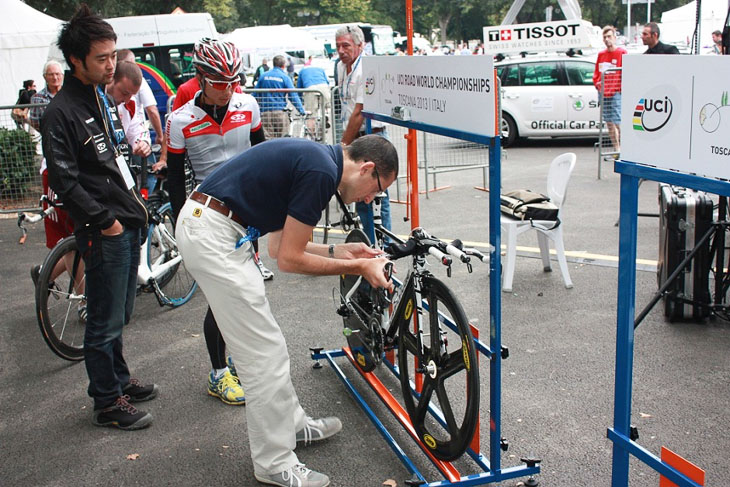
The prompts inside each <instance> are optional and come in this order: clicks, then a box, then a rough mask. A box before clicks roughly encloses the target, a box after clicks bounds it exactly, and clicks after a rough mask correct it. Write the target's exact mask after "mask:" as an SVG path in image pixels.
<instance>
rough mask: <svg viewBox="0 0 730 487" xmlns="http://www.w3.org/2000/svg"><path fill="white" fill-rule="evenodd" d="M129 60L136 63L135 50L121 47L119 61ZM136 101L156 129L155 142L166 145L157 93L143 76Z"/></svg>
mask: <svg viewBox="0 0 730 487" xmlns="http://www.w3.org/2000/svg"><path fill="white" fill-rule="evenodd" d="M119 61H127V62H130V63H135V64H136V60H135V58H134V52H132V51H131V50H129V49H120V50H119V52H118V53H117V62H119ZM134 99H135V103H136V104H137V106H139V107H141V108H140V110H141V109H142V108H144V112H145V114H146V115H147V119H148V120H149V121H150V124H151V125H152V129H153V130H154V131H155V143H157V144H160V145H161V146H162V147H163V148H164V146H165V131H164V129H163V128H162V119H161V118H160V110H159V109H158V108H157V100H155V95H154V94H153V93H152V88H150V85H149V84H148V83H147V80H146V79H144V76H142V84H141V85H140V87H139V92H138V93H137V94H136V95H135V96H134Z"/></svg>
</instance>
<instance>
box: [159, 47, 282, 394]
mask: <svg viewBox="0 0 730 487" xmlns="http://www.w3.org/2000/svg"><path fill="white" fill-rule="evenodd" d="M193 64H194V65H195V67H196V69H197V74H196V78H197V79H198V82H199V84H200V88H201V90H200V91H199V92H198V93H197V94H196V95H195V97H194V98H193V99H192V100H190V101H188V102H187V103H186V104H185V105H183V106H181V107H180V108H178V109H177V110H175V111H174V112H173V113H172V114H171V115H170V117H169V118H168V120H167V126H166V132H167V133H166V139H167V141H168V143H167V167H168V191H169V193H170V203H171V204H172V210H173V213H174V215H175V218H177V214H178V213H179V211H180V209H181V208H182V206H183V204H184V203H185V198H186V194H185V171H184V164H185V156H186V154H187V157H188V158H189V160H190V163H191V165H192V167H193V172H194V174H195V181H196V183H201V182H202V181H203V180H204V179H205V178H206V176H208V174H210V173H211V172H212V171H213V170H214V169H215V168H216V167H218V166H219V165H221V164H223V163H224V162H226V161H227V160H228V159H230V158H231V157H233V156H235V155H238V154H240V153H242V152H244V151H245V150H247V149H249V148H250V147H251V146H252V145H255V144H258V143H260V142H263V141H264V140H265V138H264V131H263V129H262V127H261V115H260V112H259V105H258V103H257V102H256V100H255V99H254V97H252V96H251V95H248V94H245V93H241V92H240V87H239V86H240V79H241V78H240V73H241V56H240V54H239V52H238V49H237V48H236V47H235V46H234V45H233V44H232V43H230V42H223V41H217V40H212V39H208V38H203V39H201V40H200V41H199V42H198V43H196V45H195V52H194V54H193ZM256 251H257V253H258V248H256ZM258 262H259V263H260V262H261V261H260V259H259V260H258ZM260 268H263V269H261V270H262V275H263V276H264V278H267V274H265V273H268V275H270V277H273V273H271V271H269V270H268V269H266V268H265V267H263V265H262V264H261V265H260ZM270 277H269V278H270ZM203 330H204V334H205V342H206V346H207V347H208V354H209V355H210V361H211V365H212V370H211V372H210V374H209V376H208V394H210V395H211V396H214V397H217V398H219V399H220V400H221V401H223V402H224V403H226V404H231V405H243V404H245V402H246V399H245V396H244V391H243V389H242V388H241V384H240V382H239V380H238V377H237V376H236V370H235V368H234V367H233V362H232V361H231V359H230V358H228V359H226V354H225V348H226V344H225V341H224V340H223V336H222V335H221V333H220V331H219V329H218V324H217V323H216V321H215V318H214V316H213V312H212V311H211V309H210V307H208V312H207V313H206V315H205V320H204V322H203Z"/></svg>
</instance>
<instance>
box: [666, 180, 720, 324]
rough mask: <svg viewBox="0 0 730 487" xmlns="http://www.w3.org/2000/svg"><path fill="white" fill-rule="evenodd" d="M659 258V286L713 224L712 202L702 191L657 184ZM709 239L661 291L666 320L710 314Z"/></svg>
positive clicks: (699, 318)
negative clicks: (664, 289)
mask: <svg viewBox="0 0 730 487" xmlns="http://www.w3.org/2000/svg"><path fill="white" fill-rule="evenodd" d="M659 211H660V216H659V218H660V223H659V261H658V265H657V281H658V283H659V286H660V287H661V286H662V285H663V284H664V283H665V282H666V280H667V278H668V277H669V276H670V275H671V274H672V272H674V270H675V269H676V268H677V266H678V265H679V264H680V263H681V262H682V261H683V260H684V259H685V257H686V256H687V255H688V254H689V253H690V252H691V251H692V249H694V247H695V246H696V244H697V242H699V241H700V240H701V239H702V237H703V236H704V235H705V234H706V233H707V231H708V230H709V229H710V227H711V226H712V216H713V203H712V200H711V199H710V197H709V196H708V195H707V194H706V193H703V192H701V191H695V190H692V189H685V188H680V187H677V186H670V185H668V184H660V185H659ZM710 240H711V239H708V240H707V241H706V242H705V243H704V244H703V245H702V248H700V249H699V250H698V251H697V253H696V254H695V256H694V258H693V259H692V261H691V262H690V263H689V264H688V265H687V267H685V269H684V271H683V272H681V273H680V274H679V275H678V276H677V278H676V279H675V280H674V283H673V284H672V285H670V286H669V288H668V289H667V292H666V293H665V294H664V315H665V316H666V317H667V318H668V319H669V321H675V320H693V321H701V320H703V319H705V318H707V317H708V316H709V315H710V307H709V304H710V284H709V278H710V267H711V262H710V258H711V257H710Z"/></svg>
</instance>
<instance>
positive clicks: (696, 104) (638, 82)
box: [621, 55, 730, 179]
mask: <svg viewBox="0 0 730 487" xmlns="http://www.w3.org/2000/svg"><path fill="white" fill-rule="evenodd" d="M708 73H712V75H711V76H709V75H708ZM622 78H623V82H622V92H623V94H622V104H623V106H622V107H621V159H623V160H626V161H630V162H638V163H641V164H647V165H651V166H656V167H660V168H664V169H672V170H676V171H680V172H683V173H688V174H697V175H699V176H704V177H712V178H719V179H730V99H729V98H730V97H729V95H728V92H729V91H730V89H729V88H730V87H729V86H728V84H727V80H729V79H730V57H728V56H667V55H653V56H643V55H631V56H624V58H623V76H622Z"/></svg>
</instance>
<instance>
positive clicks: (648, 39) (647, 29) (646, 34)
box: [641, 22, 679, 54]
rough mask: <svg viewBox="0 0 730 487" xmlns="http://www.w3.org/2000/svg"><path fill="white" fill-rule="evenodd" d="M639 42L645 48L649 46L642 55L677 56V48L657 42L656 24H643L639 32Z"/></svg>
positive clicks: (657, 27)
mask: <svg viewBox="0 0 730 487" xmlns="http://www.w3.org/2000/svg"><path fill="white" fill-rule="evenodd" d="M641 42H643V43H644V45H645V46H649V49H647V50H646V52H644V54H679V49H677V46H672V45H671V44H664V43H663V42H660V41H659V26H658V25H657V23H656V22H649V23H648V24H644V30H642V31H641Z"/></svg>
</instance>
